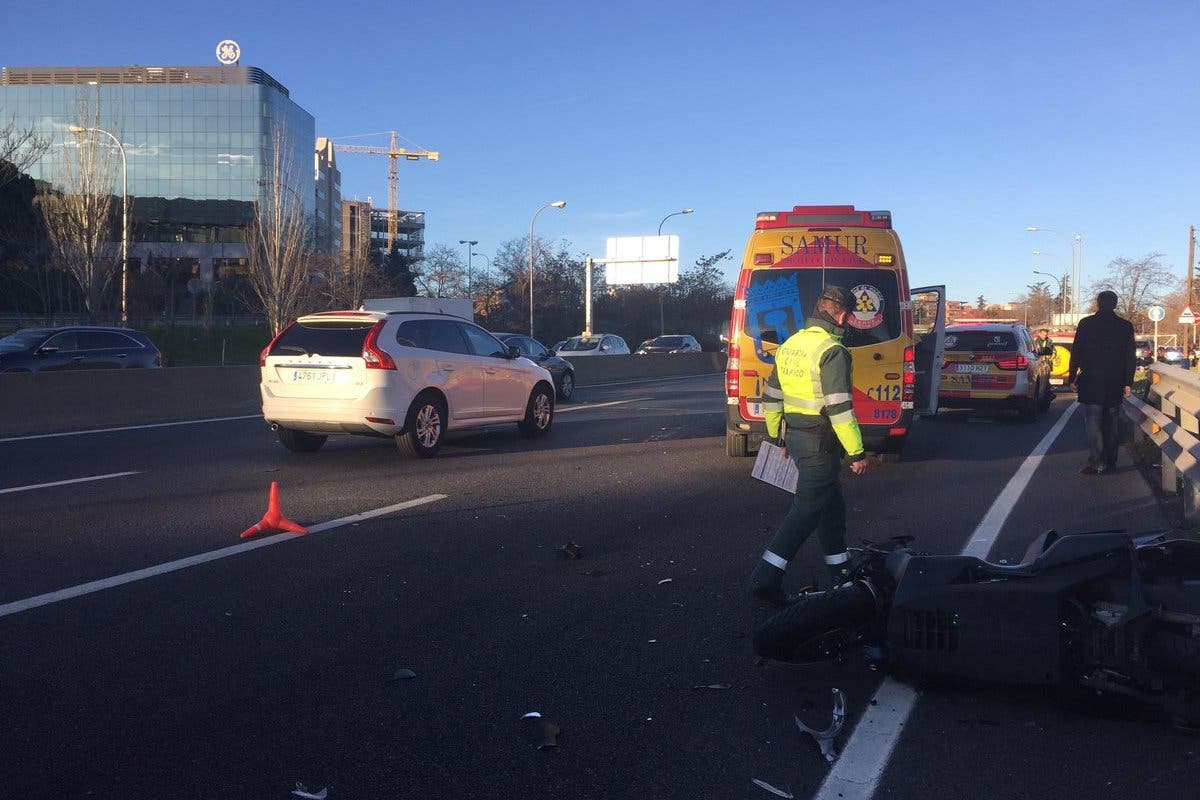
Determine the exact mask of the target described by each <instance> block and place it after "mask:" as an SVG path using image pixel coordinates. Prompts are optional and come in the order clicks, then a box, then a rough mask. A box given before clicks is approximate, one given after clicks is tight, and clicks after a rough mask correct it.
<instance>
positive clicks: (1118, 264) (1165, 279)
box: [1080, 253, 1179, 325]
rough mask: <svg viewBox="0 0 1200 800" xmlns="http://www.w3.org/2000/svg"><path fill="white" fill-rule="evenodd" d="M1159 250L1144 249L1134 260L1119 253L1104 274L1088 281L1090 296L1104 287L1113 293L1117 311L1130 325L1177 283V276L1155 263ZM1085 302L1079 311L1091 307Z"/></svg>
mask: <svg viewBox="0 0 1200 800" xmlns="http://www.w3.org/2000/svg"><path fill="white" fill-rule="evenodd" d="M1161 258H1163V254H1162V253H1148V254H1147V255H1144V256H1142V257H1141V258H1140V259H1138V260H1137V261H1133V260H1131V259H1128V258H1125V257H1124V256H1121V257H1119V258H1114V259H1113V260H1112V261H1110V262H1108V267H1107V268H1106V270H1107V272H1108V274H1107V275H1105V276H1104V277H1103V278H1100V279H1099V280H1098V281H1096V282H1095V283H1093V284H1092V296H1093V299H1094V297H1095V295H1096V294H1098V293H1099V292H1100V291H1102V290H1104V289H1109V290H1111V291H1114V292H1116V293H1117V313H1118V314H1120V315H1121V316H1123V317H1125V319H1127V320H1129V321H1130V322H1132V323H1133V324H1134V325H1139V324H1140V323H1141V322H1142V321H1143V320H1144V319H1145V316H1146V309H1147V308H1148V307H1150V306H1152V305H1158V304H1160V301H1161V300H1162V298H1163V296H1164V295H1165V294H1167V293H1169V292H1171V291H1172V290H1173V289H1174V288H1175V287H1176V286H1177V285H1178V283H1179V277H1178V276H1177V275H1175V274H1173V273H1172V272H1171V270H1170V269H1168V268H1167V267H1165V266H1163V265H1162V264H1161V263H1159V259H1161ZM1094 306H1095V303H1094V302H1089V303H1087V304H1086V305H1085V306H1084V308H1083V309H1080V310H1081V311H1084V310H1087V309H1088V308H1089V307H1094Z"/></svg>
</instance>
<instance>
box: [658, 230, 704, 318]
mask: <svg viewBox="0 0 1200 800" xmlns="http://www.w3.org/2000/svg"><path fill="white" fill-rule="evenodd" d="M695 210H696V209H694V208H685V209H683V210H682V211H673V212H671V213H670V214H667V215H666V216H665V217H663V218H662V222H659V223H658V235H659V236H662V226H663V222H666V221H667V220H669V219H670V218H671V217H677V216H679V215H680V214H691V213H692V212H693V211H695ZM666 332H667V331H666V327H665V323H664V322H663V290H662V287H659V289H658V335H659V336H662V335H664V334H665V333H666Z"/></svg>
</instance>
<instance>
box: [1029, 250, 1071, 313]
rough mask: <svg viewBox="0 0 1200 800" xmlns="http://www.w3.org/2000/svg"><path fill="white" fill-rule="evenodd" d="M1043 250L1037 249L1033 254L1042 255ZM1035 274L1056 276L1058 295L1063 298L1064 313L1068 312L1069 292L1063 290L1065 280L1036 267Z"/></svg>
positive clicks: (1048, 276) (1049, 276)
mask: <svg viewBox="0 0 1200 800" xmlns="http://www.w3.org/2000/svg"><path fill="white" fill-rule="evenodd" d="M1041 252H1042V251H1041V250H1035V251H1034V252H1033V254H1034V255H1035V256H1036V255H1041ZM1033 274H1034V275H1045V276H1046V277H1047V278H1054V280H1056V281H1058V296H1059V297H1061V298H1062V305H1063V313H1064V314H1065V313H1067V309H1066V306H1067V293H1066V292H1065V291H1064V290H1063V281H1062V278H1055V277H1054V276H1053V275H1051V274H1050V273H1049V272H1038V271H1037V270H1036V269H1035V270H1034V271H1033Z"/></svg>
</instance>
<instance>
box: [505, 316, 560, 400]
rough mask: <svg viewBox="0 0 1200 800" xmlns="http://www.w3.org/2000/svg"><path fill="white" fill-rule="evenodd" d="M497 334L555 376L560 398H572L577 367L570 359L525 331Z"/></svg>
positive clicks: (556, 389) (555, 386)
mask: <svg viewBox="0 0 1200 800" xmlns="http://www.w3.org/2000/svg"><path fill="white" fill-rule="evenodd" d="M495 336H496V338H497V339H499V340H500V341H502V342H504V343H505V344H508V345H514V346H515V347H516V348H517V349H518V350H520V351H521V355H523V356H525V357H526V358H528V359H529V360H530V361H532V362H533V363H535V364H537V365H538V366H539V367H543V368H545V369H546V370H547V371H549V373H550V377H552V378H554V390H555V391H556V392H558V399H559V400H570V399H571V395H573V394H575V367H574V366H572V365H571V362H570V361H567V360H566V359H565V358H562V357H561V356H559V355H557V354H555V353H554V352H553V351H551V350H549V349H548V348H546V347H545V346H544V345H543V344H542V343H541V342H539V341H538V340H537V339H531V338H530V337H528V336H526V335H525V334H523V333H497V334H495Z"/></svg>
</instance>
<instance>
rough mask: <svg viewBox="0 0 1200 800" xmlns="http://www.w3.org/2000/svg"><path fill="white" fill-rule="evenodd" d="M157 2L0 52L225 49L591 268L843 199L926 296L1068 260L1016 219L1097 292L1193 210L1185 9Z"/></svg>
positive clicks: (49, 57)
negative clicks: (648, 247)
mask: <svg viewBox="0 0 1200 800" xmlns="http://www.w3.org/2000/svg"><path fill="white" fill-rule="evenodd" d="M173 5H174V4H163V3H161V2H154V3H147V2H141V1H140V0H130V1H129V2H125V3H122V4H121V5H120V7H119V11H118V10H117V7H115V6H113V5H112V4H108V3H105V4H90V5H84V6H82V7H71V8H70V9H69V10H68V7H66V6H54V5H45V4H37V3H20V4H10V7H9V8H8V9H7V10H6V12H5V17H6V24H5V26H4V29H3V30H2V31H0V63H3V64H4V65H11V66H37V65H109V64H115V65H120V64H148V65H155V64H181V65H191V64H215V63H216V60H215V55H214V48H215V46H216V44H217V42H218V41H220V40H221V39H224V38H233V39H235V40H237V41H238V42H239V43H240V45H241V47H242V64H243V65H253V66H258V67H261V68H263V69H265V70H267V71H268V72H269V73H271V74H272V75H273V76H274V77H275V78H276V79H278V80H279V81H280V82H282V83H283V84H284V85H286V86H287V87H288V88H289V89H290V90H291V93H292V97H293V99H295V100H296V101H297V102H298V103H300V104H301V105H302V106H304V107H305V108H306V109H308V110H309V111H310V112H312V113H313V115H314V116H315V117H316V118H317V131H318V135H327V136H334V137H340V136H350V135H355V134H362V133H369V132H374V131H386V130H390V129H393V128H394V129H396V130H398V131H400V132H401V133H402V134H403V135H404V136H405V137H407V139H408V140H409V144H410V145H416V146H420V147H423V148H426V149H430V150H438V151H440V153H441V156H442V158H441V161H439V162H438V163H431V162H427V161H421V162H415V163H404V164H402V165H401V174H400V204H401V206H402V207H403V208H406V209H417V210H423V211H426V212H427V218H426V219H427V226H428V227H427V230H426V238H427V242H428V244H430V245H433V244H439V243H444V244H450V245H452V246H454V247H458V246H459V245H458V244H457V243H458V240H460V239H476V240H478V241H479V242H480V244H479V245H478V246H477V247H476V252H483V253H486V254H489V255H490V254H491V253H493V252H494V250H495V249H496V248H497V247H498V246H499V244H500V243H501V242H502V241H505V240H507V239H513V238H523V237H525V236H526V235H527V233H528V229H529V221H530V217H531V216H532V215H533V212H534V211H535V210H536V209H537V208H538V206H540V205H541V204H543V203H546V202H550V201H554V200H560V199H561V200H566V201H567V203H568V205H567V208H566V209H564V210H563V211H555V210H553V209H547V210H546V211H544V212H542V214H541V215H540V216H539V217H538V220H537V226H536V233H537V234H538V235H539V236H544V237H548V238H554V239H565V240H567V241H569V242H570V243H571V249H572V251H574V252H585V253H588V254H591V255H597V256H599V255H603V251H604V240H605V238H606V237H609V236H636V235H648V234H653V233H654V232H655V230H656V228H657V226H658V223H659V221H660V220H661V219H662V218H663V217H664V216H666V215H667V214H669V213H671V212H673V211H677V210H679V209H681V208H684V207H691V208H695V210H696V211H695V213H694V214H692V215H690V216H681V217H674V218H672V219H671V220H669V221H668V222H667V224H666V226H664V233H668V232H669V233H675V234H678V235H679V236H680V239H681V260H682V263H683V265H684V266H687V265H690V264H691V263H692V262H693V261H694V260H695V259H696V258H697V257H698V256H701V255H708V254H712V253H715V252H718V251H721V250H725V249H730V250H732V251H733V254H734V256H735V258H737V259H740V255H741V250H742V248H743V247H744V246H745V242H746V237H747V235H748V233H749V231H750V230H751V228H752V227H753V224H754V216H755V214H756V213H757V212H759V211H773V210H780V209H784V208H790V207H791V206H793V205H796V204H825V203H831V204H841V203H849V204H854V205H856V206H858V207H859V208H871V209H889V210H890V211H891V212H892V214H893V219H894V223H895V227H896V229H897V231H898V232H899V234H900V236H901V240H902V242H903V244H904V248H905V254H906V256H907V259H908V264H909V271H910V275H911V278H912V280H913V282H914V284H924V283H945V284H947V285H948V287H949V292H950V295H951V297H952V298H957V299H970V300H974V299H975V298H976V297H977V296H978V295H980V294H983V295H984V296H985V297H986V298H987V299H988V300H989V301H992V302H997V301H1001V300H1004V299H1009V298H1011V297H1013V296H1014V295H1015V294H1017V293H1018V292H1021V291H1024V289H1025V287H1026V285H1027V284H1028V283H1030V282H1031V281H1033V280H1036V279H1038V278H1037V276H1034V275H1033V274H1032V271H1033V270H1034V269H1038V270H1043V271H1045V272H1051V273H1059V274H1061V273H1062V272H1064V271H1065V270H1066V266H1065V265H1066V264H1067V263H1069V260H1070V251H1069V249H1068V247H1067V245H1066V244H1065V243H1064V242H1063V241H1062V240H1061V239H1060V238H1059V237H1057V236H1054V235H1053V234H1049V233H1029V232H1027V231H1026V230H1025V228H1026V226H1028V225H1039V226H1044V227H1053V228H1058V229H1059V230H1061V231H1063V232H1064V233H1067V234H1075V233H1081V234H1083V236H1084V248H1083V268H1084V279H1085V285H1086V284H1087V282H1090V281H1091V280H1092V279H1094V278H1096V277H1097V276H1099V274H1100V273H1101V272H1102V271H1103V268H1104V266H1105V265H1107V264H1108V262H1109V261H1110V260H1111V259H1113V258H1116V257H1118V256H1128V257H1131V258H1137V257H1140V256H1142V255H1144V254H1146V253H1149V252H1154V251H1159V252H1162V253H1164V254H1165V259H1164V263H1165V264H1167V265H1169V266H1170V267H1171V268H1172V269H1173V270H1174V271H1175V272H1176V273H1177V274H1179V275H1180V276H1182V275H1183V274H1184V273H1185V272H1186V268H1187V236H1188V226H1189V225H1191V224H1196V223H1198V222H1200V208H1198V204H1197V202H1196V197H1197V189H1198V188H1200V186H1198V182H1200V163H1198V161H1200V158H1198V156H1197V148H1196V146H1195V141H1196V139H1197V136H1198V135H1200V81H1198V78H1200V70H1198V69H1197V68H1198V67H1200V58H1198V57H1197V53H1198V52H1200V46H1198V44H1197V35H1198V34H1200V4H1198V3H1196V2H1195V1H1194V0H1187V1H1186V2H1185V1H1184V0H1155V2H1152V3H1136V2H1128V3H1114V2H1103V1H1100V2H1087V3H1082V2H1053V1H1052V0H1046V1H1044V2H1039V3H1026V2H1006V3H986V4H985V3H979V4H976V3H961V2H956V3H942V2H920V0H914V2H908V3H895V2H875V1H873V0H864V2H858V3H841V4H832V3H814V2H809V3H803V2H801V3H791V4H782V5H781V4H777V3H776V4H734V3H717V4H708V5H705V4H697V3H694V2H693V3H673V2H672V3H655V2H641V3H631V2H625V0H617V1H616V2H604V3H592V2H578V3H550V2H537V3H522V2H515V3H505V4H500V3H483V2H471V0H464V1H463V2H458V3H453V4H449V3H430V4H422V5H419V6H418V5H415V4H405V3H372V2H358V3H353V4H337V3H328V2H322V3H314V2H308V1H307V0H300V1H299V2H294V3H287V4H283V3H280V4H266V3H257V2H253V1H252V0H247V1H246V2H241V3H236V4H235V3H228V2H219V1H218V2H207V3H188V4H180V5H179V6H178V7H171V6H173ZM131 20H132V21H134V24H132V25H131V24H130V21H131ZM384 141H385V139H384V138H383V137H379V138H377V139H356V140H354V142H355V143H380V144H382V143H383V142H384ZM386 161H387V159H386V158H383V157H378V156H362V155H342V156H340V157H339V166H340V168H341V170H342V174H343V177H342V189H343V194H344V195H346V196H348V197H353V196H355V195H357V196H359V197H360V198H365V197H366V196H368V195H370V196H372V197H373V199H374V200H375V202H376V204H377V205H380V206H383V205H386V202H387V182H386V172H387V167H386ZM1034 249H1039V250H1042V251H1045V252H1047V253H1048V254H1049V255H1045V256H1042V257H1035V256H1033V255H1032V254H1031V251H1033V250H1034ZM476 265H477V267H482V266H483V262H482V261H480V260H477V261H476ZM726 273H727V275H728V277H729V278H730V280H732V278H733V277H734V275H735V273H736V264H735V263H734V262H727V269H726Z"/></svg>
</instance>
